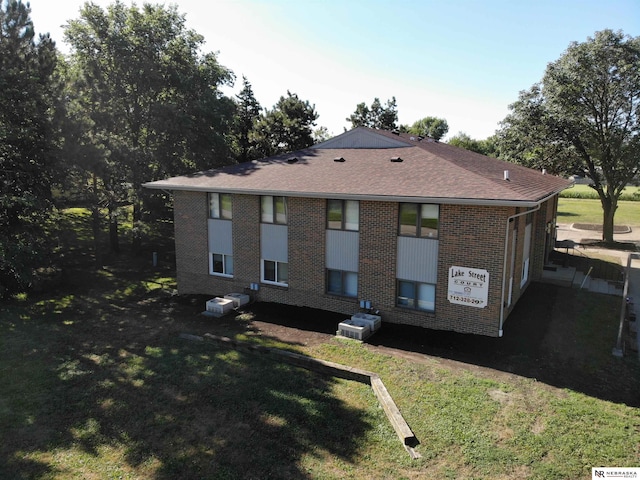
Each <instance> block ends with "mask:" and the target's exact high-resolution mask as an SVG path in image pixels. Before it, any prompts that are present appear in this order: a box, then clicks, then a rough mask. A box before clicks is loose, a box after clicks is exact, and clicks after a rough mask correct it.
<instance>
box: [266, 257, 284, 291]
mask: <svg viewBox="0 0 640 480" xmlns="http://www.w3.org/2000/svg"><path fill="white" fill-rule="evenodd" d="M267 262H269V263H273V264H274V269H273V271H274V278H275V280H268V279H267V278H266V273H267V268H266V263H267ZM260 264H261V265H260V277H261V278H260V281H261V282H262V283H265V284H268V285H277V286H280V287H288V286H289V262H279V261H277V260H269V259H266V258H263V259H262V261H261V262H260ZM283 265H286V267H285V268H283V267H282V266H283ZM284 269H286V279H285V280H281V278H280V273H281V270H284Z"/></svg>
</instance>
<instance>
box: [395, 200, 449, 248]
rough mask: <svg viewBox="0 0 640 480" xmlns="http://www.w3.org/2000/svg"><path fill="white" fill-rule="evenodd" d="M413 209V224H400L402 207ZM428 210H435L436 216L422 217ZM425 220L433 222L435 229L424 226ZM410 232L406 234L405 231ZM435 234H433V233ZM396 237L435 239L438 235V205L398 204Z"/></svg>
mask: <svg viewBox="0 0 640 480" xmlns="http://www.w3.org/2000/svg"><path fill="white" fill-rule="evenodd" d="M411 206H413V207H414V208H415V213H414V215H415V224H414V225H412V224H410V223H402V217H403V207H411ZM428 208H435V209H436V210H437V212H436V213H437V216H436V217H433V216H428V217H425V216H423V215H424V213H425V211H426V210H427V209H428ZM425 220H435V222H436V227H435V228H433V227H429V226H425V225H424V221H425ZM407 229H408V230H410V232H411V233H410V232H407V231H406V230H407ZM434 232H435V233H434ZM398 235H399V236H402V237H415V238H431V239H437V238H438V237H439V235H440V205H439V204H437V203H412V202H405V203H400V206H399V208H398Z"/></svg>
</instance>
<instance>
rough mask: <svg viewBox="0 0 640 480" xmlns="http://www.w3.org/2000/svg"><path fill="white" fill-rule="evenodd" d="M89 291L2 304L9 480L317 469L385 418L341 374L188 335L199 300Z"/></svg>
mask: <svg viewBox="0 0 640 480" xmlns="http://www.w3.org/2000/svg"><path fill="white" fill-rule="evenodd" d="M120 280H121V279H119V281H120ZM98 282H102V283H104V282H105V280H104V279H98ZM85 289H86V287H84V288H80V287H78V288H77V289H76V290H78V291H77V292H76V293H74V294H73V295H71V294H65V295H59V296H57V297H56V298H54V299H51V298H49V299H47V300H46V301H42V302H40V303H38V302H36V303H35V304H31V305H26V304H23V303H20V302H18V303H13V304H11V305H7V306H3V307H1V308H0V318H2V322H1V323H0V338H1V339H2V340H1V347H2V348H0V366H2V370H3V372H9V373H8V374H7V375H3V376H2V378H0V392H2V393H0V437H2V438H3V442H2V445H1V446H0V478H37V477H41V476H48V475H53V476H55V475H60V476H70V477H73V476H75V477H76V478H78V477H82V476H91V475H94V474H97V473H98V472H99V471H100V472H105V471H107V470H109V471H112V472H115V473H114V474H115V476H118V474H120V475H125V476H126V475H127V474H128V475H131V474H133V476H134V477H136V478H140V477H144V478H157V479H163V478H166V479H173V478H181V479H189V478H243V479H244V478H256V479H257V478H310V477H309V475H308V474H307V472H306V471H305V470H304V468H302V467H301V465H300V459H301V458H302V457H303V456H304V455H306V454H309V455H312V456H319V457H321V456H322V455H331V456H334V457H337V458H340V459H342V460H343V461H345V462H347V463H348V462H350V461H351V460H352V459H353V458H354V456H355V455H356V454H357V452H358V447H357V445H358V439H359V438H361V437H362V436H363V435H364V434H365V432H366V431H367V430H369V429H371V428H373V427H372V425H369V423H368V422H367V418H366V414H364V413H363V412H362V411H361V410H360V409H355V408H352V407H349V406H347V405H346V404H344V402H342V401H341V400H339V399H338V398H337V397H336V396H335V395H333V394H332V390H333V388H334V383H335V380H333V379H331V378H326V377H323V376H320V375H317V374H313V373H310V372H307V371H305V370H302V369H299V368H296V367H293V366H288V365H282V364H279V363H276V362H272V361H270V360H265V359H263V358H261V357H259V356H256V355H252V354H248V353H242V352H238V351H228V352H227V351H220V350H216V349H215V348H212V347H211V345H206V344H200V343H191V342H187V341H184V340H180V339H178V338H177V333H178V332H180V331H194V330H196V329H198V328H200V329H202V317H199V318H196V312H195V311H194V308H195V307H193V306H191V305H190V304H189V303H187V304H186V305H180V304H176V303H175V302H174V301H172V300H171V299H170V298H169V297H168V296H165V295H162V294H159V293H158V292H151V293H150V294H147V295H144V294H142V295H139V294H137V295H129V296H128V298H127V301H125V302H120V301H117V300H107V301H105V302H99V301H96V300H95V299H94V298H92V297H91V295H90V294H88V293H89V292H88V291H83V290H85ZM132 298H135V299H136V301H132ZM25 303H26V302H25ZM200 308H201V306H200ZM176 318H185V319H186V323H181V322H180V321H176V320H175V319H176ZM190 323H192V324H190ZM235 324H236V329H237V330H238V332H240V331H242V330H243V325H242V322H235ZM266 340H268V339H266ZM274 341H275V340H274ZM55 452H65V453H60V454H63V455H65V456H66V457H67V458H66V460H65V461H63V462H55V461H51V460H52V458H51V455H54V456H55ZM105 452H107V453H105ZM56 463H57V464H59V465H63V466H67V467H68V465H74V468H78V470H73V471H65V470H59V471H56V470H55V467H53V466H52V465H55V464H56ZM82 465H85V466H82ZM116 473H117V474H116Z"/></svg>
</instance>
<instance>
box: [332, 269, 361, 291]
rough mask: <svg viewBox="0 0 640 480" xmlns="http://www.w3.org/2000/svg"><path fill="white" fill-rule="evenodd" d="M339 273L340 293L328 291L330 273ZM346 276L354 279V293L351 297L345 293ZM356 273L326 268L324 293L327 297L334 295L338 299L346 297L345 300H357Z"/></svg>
mask: <svg viewBox="0 0 640 480" xmlns="http://www.w3.org/2000/svg"><path fill="white" fill-rule="evenodd" d="M332 272H333V273H339V274H340V291H335V290H330V288H329V285H330V279H331V273H332ZM347 275H355V277H356V291H355V293H354V294H353V295H351V294H349V293H347V291H346V287H345V286H346V285H347V282H346V277H347ZM358 283H359V282H358V272H352V271H349V270H338V269H335V268H327V270H326V286H325V291H326V293H327V295H336V296H339V297H346V298H358Z"/></svg>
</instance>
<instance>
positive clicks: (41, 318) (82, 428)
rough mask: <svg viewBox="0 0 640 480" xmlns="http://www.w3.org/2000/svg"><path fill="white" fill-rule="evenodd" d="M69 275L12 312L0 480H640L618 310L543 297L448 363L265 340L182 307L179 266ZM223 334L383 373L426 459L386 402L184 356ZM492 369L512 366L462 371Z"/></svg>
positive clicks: (0, 380)
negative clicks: (596, 470) (618, 340)
mask: <svg viewBox="0 0 640 480" xmlns="http://www.w3.org/2000/svg"><path fill="white" fill-rule="evenodd" d="M68 215H70V214H68ZM73 221H74V228H82V226H83V225H85V223H83V220H82V218H76V217H74V218H73ZM87 222H88V220H87ZM82 238H84V237H82ZM158 238H162V237H161V236H159V237H158ZM68 240H69V241H71V239H68ZM87 242H88V240H87ZM85 247H86V246H83V245H82V242H80V244H79V245H76V246H75V249H74V252H76V254H77V253H79V252H81V251H82V250H83V248H85ZM165 247H166V246H165V245H162V244H159V245H156V244H153V245H148V246H147V249H148V250H153V251H156V250H159V251H163V248H165ZM68 261H69V264H68V265H66V282H65V284H64V285H63V286H61V287H60V288H59V289H58V290H56V291H54V292H50V293H47V294H41V295H21V296H19V297H16V299H14V300H13V301H11V302H6V303H4V304H0V372H1V374H0V438H2V439H3V441H2V442H0V478H38V479H69V478H113V479H115V478H123V479H151V478H153V479H170V478H181V479H190V478H194V479H195V478H211V479H235V478H242V479H251V478H256V479H257V478H260V479H262V478H314V479H316V478H317V479H343V478H351V479H361V478H365V479H366V478H371V479H373V478H375V479H385V478H388V479H398V478H406V479H411V478H425V477H426V476H429V477H430V478H451V479H454V478H476V479H482V478H487V479H490V478H502V479H512V478H513V479H550V478H558V479H564V478H571V479H581V478H584V479H587V478H591V473H590V472H591V470H590V468H591V467H592V466H637V465H638V464H639V459H640V415H639V413H638V409H637V407H638V406H639V405H638V403H639V402H638V401H637V399H638V398H640V388H639V386H638V382H639V381H638V378H640V368H639V367H638V362H637V361H635V360H632V359H626V360H622V361H619V360H618V359H615V358H614V357H612V356H611V354H610V348H611V345H612V342H611V341H612V340H613V339H614V338H615V334H616V327H617V318H618V313H619V300H618V299H615V298H614V297H607V296H599V295H593V294H590V295H585V294H583V292H579V291H575V290H570V289H568V290H562V291H557V289H555V288H556V287H553V289H551V287H550V288H549V289H547V288H545V289H543V290H536V289H532V291H531V292H530V293H529V294H528V295H529V296H528V297H525V299H523V301H522V304H519V305H518V308H519V310H518V313H515V318H517V319H518V318H519V319H520V320H521V322H520V323H519V322H518V321H517V320H512V319H510V320H509V321H508V322H507V324H506V335H505V338H503V339H483V338H478V337H474V338H473V339H469V338H468V337H469V336H458V335H453V334H449V335H448V334H442V336H441V337H439V338H445V339H446V338H452V339H454V340H453V342H467V343H462V344H459V345H456V344H455V343H454V344H451V345H449V346H448V345H447V344H445V343H443V341H436V340H435V337H437V336H438V335H437V332H424V331H422V330H420V331H419V333H418V335H413V337H412V338H414V339H418V340H419V342H420V343H424V344H425V345H426V344H428V343H429V342H433V343H434V345H435V344H436V343H437V348H438V349H439V350H437V351H436V352H430V351H428V352H427V353H434V354H436V355H437V356H413V357H412V356H406V357H398V356H391V355H389V354H388V353H385V351H384V350H380V349H376V350H374V349H372V348H370V347H368V346H367V345H365V344H360V343H357V342H354V341H349V340H338V339H330V340H329V341H327V342H324V343H322V344H318V345H313V346H304V345H302V344H288V343H283V341H282V340H279V339H277V338H274V337H269V336H265V335H258V334H257V333H256V332H255V329H254V327H253V326H252V325H253V324H252V322H253V321H254V320H259V319H261V318H262V316H263V315H264V314H263V313H262V312H261V311H260V310H251V309H247V310H246V311H245V312H244V313H242V314H240V315H238V316H237V317H236V318H226V319H220V320H216V321H215V322H214V323H212V321H211V320H210V319H205V318H203V317H201V316H200V315H198V313H199V312H200V311H201V310H202V305H201V303H199V302H200V299H196V300H197V301H196V303H193V302H191V299H189V298H184V297H176V296H173V289H174V287H175V279H174V277H173V268H174V267H173V264H172V263H171V261H170V260H169V259H164V257H163V261H161V263H160V265H159V267H157V268H153V267H152V266H151V265H150V261H148V259H145V258H144V256H140V257H137V258H133V259H132V258H131V257H129V256H127V255H123V256H121V257H106V258H105V265H104V267H103V268H100V269H95V268H91V267H88V265H92V264H93V263H92V262H91V259H90V258H88V257H79V256H78V255H74V257H73V258H72V259H69V260H68ZM527 298H528V300H527ZM541 309H542V310H541ZM277 312H279V311H276V313H277ZM282 315H286V312H284V311H282ZM551 319H564V320H563V321H557V322H556V321H551ZM536 324H539V325H540V326H539V327H538V328H537V329H536V330H534V332H535V333H534V334H531V335H520V337H521V338H522V339H523V340H522V342H523V343H522V344H515V345H511V344H509V343H508V341H509V340H508V339H509V338H517V335H515V332H513V335H512V334H511V333H512V332H510V331H509V329H510V328H511V329H517V328H519V327H518V326H519V325H523V326H527V328H533V327H535V326H536ZM532 326H533V327H532ZM214 330H215V333H220V334H225V335H228V336H231V337H233V338H236V339H239V340H251V341H252V342H255V343H261V344H264V345H267V346H275V347H279V348H287V349H290V350H295V351H298V352H300V353H304V354H307V355H312V356H315V357H318V358H322V359H325V360H330V361H335V362H339V363H343V364H347V365H352V366H354V367H359V368H364V369H366V370H371V371H375V372H377V373H379V374H380V375H381V377H382V379H383V381H384V382H385V385H386V386H387V388H388V389H389V392H390V393H391V395H392V396H393V397H394V400H395V401H396V403H397V404H398V406H399V408H400V410H401V411H402V413H403V415H404V416H405V418H406V419H407V421H408V423H409V425H410V426H411V428H412V429H413V431H414V433H415V434H416V436H417V438H418V439H419V440H420V442H421V444H420V445H419V446H418V447H417V450H418V451H419V453H420V454H421V455H422V459H420V460H417V461H412V460H410V458H409V456H408V455H407V454H406V452H405V451H404V449H403V448H402V447H401V445H400V444H399V441H398V439H397V437H396V435H395V433H394V432H393V429H392V428H391V426H390V425H389V423H388V420H387V419H386V417H385V415H384V413H383V411H382V410H381V408H380V407H379V405H378V404H377V402H376V400H375V398H374V396H373V394H372V392H371V390H370V388H369V387H368V386H365V385H361V384H358V383H355V382H349V381H344V380H337V379H334V378H327V377H323V376H320V375H317V374H313V373H311V372H308V371H305V370H301V369H299V368H297V367H293V366H290V365H285V364H280V363H277V362H274V361H271V360H269V359H268V358H265V357H264V356H260V355H259V354H250V353H243V352H241V351H236V350H229V351H227V350H222V349H219V348H215V347H214V346H212V345H210V344H207V343H198V342H188V341H184V340H180V339H179V338H178V334H179V333H181V332H190V333H194V334H202V333H205V332H210V331H214ZM540 332H543V333H544V332H547V333H549V335H547V334H546V333H545V334H544V335H543V334H542V333H540ZM576 333H578V334H576ZM537 337H540V338H537ZM372 338H374V339H375V336H374V337H372ZM610 340H611V341H610ZM461 345H464V346H461ZM433 348H436V347H433ZM474 351H477V352H479V355H486V353H487V352H490V353H491V354H492V355H494V356H493V357H491V358H493V359H494V360H491V358H488V357H481V358H482V359H483V360H480V359H479V358H480V357H479V358H478V359H474V358H472V357H468V358H465V361H466V362H468V363H471V365H469V364H467V363H460V362H459V361H455V360H458V358H457V357H456V355H458V354H461V353H464V354H465V355H471V356H473V354H474ZM407 353H410V352H407ZM485 361H486V362H489V363H491V365H489V366H491V367H492V368H481V367H480V366H481V365H486V363H483V362H485ZM634 398H635V399H636V403H633V401H632V400H629V399H634ZM621 399H626V400H621ZM625 402H626V403H625Z"/></svg>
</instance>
